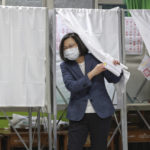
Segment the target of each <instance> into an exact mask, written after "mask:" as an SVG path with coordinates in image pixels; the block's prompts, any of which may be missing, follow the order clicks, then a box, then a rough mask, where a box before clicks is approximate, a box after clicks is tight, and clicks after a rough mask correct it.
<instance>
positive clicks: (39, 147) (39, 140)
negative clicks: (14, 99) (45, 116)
mask: <svg viewBox="0 0 150 150" xmlns="http://www.w3.org/2000/svg"><path fill="white" fill-rule="evenodd" d="M40 109H41V108H38V112H37V132H38V150H41V137H40Z"/></svg>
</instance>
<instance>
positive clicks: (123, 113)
mask: <svg viewBox="0 0 150 150" xmlns="http://www.w3.org/2000/svg"><path fill="white" fill-rule="evenodd" d="M120 14H121V16H120V21H121V26H120V29H121V49H122V54H123V55H122V58H123V59H122V62H123V63H124V64H125V39H124V38H125V37H124V35H125V29H124V28H125V26H124V10H123V9H122V10H121V11H120ZM124 88H125V90H124V91H125V92H124V94H123V101H122V108H121V125H122V128H121V129H122V147H123V150H128V135H127V128H128V127H127V103H126V100H127V99H126V87H124Z"/></svg>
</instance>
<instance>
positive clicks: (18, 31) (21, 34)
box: [0, 6, 46, 107]
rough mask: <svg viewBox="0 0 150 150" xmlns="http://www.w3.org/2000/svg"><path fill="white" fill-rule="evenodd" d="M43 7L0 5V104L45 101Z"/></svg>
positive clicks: (39, 102) (44, 10)
mask: <svg viewBox="0 0 150 150" xmlns="http://www.w3.org/2000/svg"><path fill="white" fill-rule="evenodd" d="M45 49H46V8H40V7H38V8H35V7H34V8H33V7H14V6H13V7H12V6H0V107H3V106H15V107H17V106H32V107H34V106H44V105H45V76H46V73H45Z"/></svg>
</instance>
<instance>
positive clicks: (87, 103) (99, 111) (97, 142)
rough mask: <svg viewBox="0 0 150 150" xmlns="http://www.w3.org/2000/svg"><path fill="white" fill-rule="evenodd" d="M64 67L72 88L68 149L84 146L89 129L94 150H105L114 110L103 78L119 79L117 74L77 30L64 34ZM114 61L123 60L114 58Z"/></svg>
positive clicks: (62, 69)
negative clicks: (89, 48)
mask: <svg viewBox="0 0 150 150" xmlns="http://www.w3.org/2000/svg"><path fill="white" fill-rule="evenodd" d="M60 57H61V59H62V60H63V62H62V63H61V65H60V67H61V71H62V76H63V81H64V83H65V86H66V88H67V89H68V90H69V91H70V92H71V96H70V101H69V105H68V109H67V118H68V119H69V135H68V136H69V140H68V150H82V147H83V145H84V143H85V141H86V138H87V135H88V133H90V139H91V146H92V150H106V149H107V137H108V133H109V129H110V123H111V118H112V115H113V113H114V111H115V109H114V107H113V104H112V102H111V99H110V97H109V95H108V93H107V91H106V87H105V83H104V78H106V79H107V81H108V82H111V83H117V82H118V81H119V80H120V78H121V76H122V74H121V75H120V76H119V77H117V76H115V75H114V74H112V73H111V72H109V71H108V70H106V69H105V65H104V64H103V63H101V62H100V61H99V60H97V59H96V58H95V57H94V56H93V55H92V54H90V53H88V49H87V48H86V46H85V45H84V44H83V42H82V41H81V39H80V37H79V36H78V35H77V34H76V33H69V34H67V35H65V36H64V37H63V39H62V41H61V43H60ZM113 63H114V64H115V65H119V64H120V63H119V62H118V61H116V60H114V61H113Z"/></svg>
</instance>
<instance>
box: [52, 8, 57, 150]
mask: <svg viewBox="0 0 150 150" xmlns="http://www.w3.org/2000/svg"><path fill="white" fill-rule="evenodd" d="M53 115H54V121H53V131H54V145H53V148H54V150H57V126H56V119H57V103H56V10H55V9H54V14H53Z"/></svg>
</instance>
